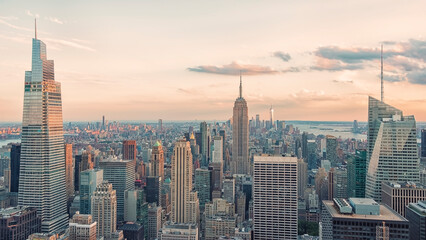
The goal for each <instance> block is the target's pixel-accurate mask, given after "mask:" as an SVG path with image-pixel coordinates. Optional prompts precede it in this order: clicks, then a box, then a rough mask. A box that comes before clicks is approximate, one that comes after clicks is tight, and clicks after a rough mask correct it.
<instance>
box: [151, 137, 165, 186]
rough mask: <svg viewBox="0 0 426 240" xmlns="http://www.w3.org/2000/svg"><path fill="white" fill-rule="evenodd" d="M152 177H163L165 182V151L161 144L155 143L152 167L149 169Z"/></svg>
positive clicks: (162, 179) (152, 153)
mask: <svg viewBox="0 0 426 240" xmlns="http://www.w3.org/2000/svg"><path fill="white" fill-rule="evenodd" d="M149 171H150V173H149V175H150V176H158V177H161V181H164V151H163V146H162V145H161V142H159V141H157V142H155V144H154V146H153V147H152V152H151V166H150V168H149Z"/></svg>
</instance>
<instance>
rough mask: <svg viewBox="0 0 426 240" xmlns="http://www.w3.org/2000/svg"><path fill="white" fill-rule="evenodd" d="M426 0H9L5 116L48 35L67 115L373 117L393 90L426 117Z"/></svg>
mask: <svg viewBox="0 0 426 240" xmlns="http://www.w3.org/2000/svg"><path fill="white" fill-rule="evenodd" d="M425 8H426V2H425V1H417V0H413V1H389V0H387V1H384V0H383V1H382V0H376V1H371V0H368V1H365V0H355V1H337V0H336V1H335V0H325V1H308V0H301V1H284V0H281V1H254V0H244V1H243V0H242V1H236V0H235V1H202V0H201V1H200V0H198V1H195V0H194V1H164V0H159V1H98V0H93V1H80V0H77V1H54V0H44V1H20V0H14V1H12V0H0V89H1V94H0V121H21V119H22V108H23V93H24V73H25V71H26V70H31V41H32V40H31V39H32V38H33V37H34V18H37V29H38V31H37V36H38V39H40V40H42V41H43V42H45V43H46V45H47V56H48V59H53V60H54V61H55V79H56V81H58V82H61V84H62V102H63V117H64V121H100V120H101V118H102V115H105V117H106V118H107V119H109V120H121V121H124V120H156V119H159V118H161V119H163V120H164V121H172V120H217V121H222V120H228V119H230V118H231V116H232V107H233V104H234V101H235V99H236V98H237V97H238V85H239V72H240V71H241V72H242V79H243V97H244V98H245V99H246V100H247V102H248V107H249V117H250V118H251V117H255V115H256V114H260V116H261V118H263V119H268V118H269V108H270V106H271V105H272V106H273V108H274V114H275V118H276V119H279V120H318V121H326V120H327V121H353V120H355V119H357V120H358V121H366V119H367V105H368V104H367V100H368V96H369V95H371V96H373V97H376V98H380V46H381V44H383V58H384V79H385V84H384V89H385V94H384V99H385V102H386V103H388V104H390V105H393V106H395V107H397V108H399V109H401V110H403V112H404V114H405V115H415V117H416V120H417V121H426V111H425V110H424V106H425V104H426V98H425V97H424V95H425V93H426V64H425V61H426V38H425V35H426V29H425V28H422V26H423V25H424V24H423V23H425V22H426V14H424V9H425Z"/></svg>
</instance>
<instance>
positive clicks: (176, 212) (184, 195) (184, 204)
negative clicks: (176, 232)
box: [170, 140, 197, 223]
mask: <svg viewBox="0 0 426 240" xmlns="http://www.w3.org/2000/svg"><path fill="white" fill-rule="evenodd" d="M192 168H193V165H192V153H191V147H190V145H189V142H187V141H185V140H179V141H177V142H176V143H175V147H174V150H173V157H172V170H171V171H172V174H171V175H172V178H171V180H172V181H171V184H170V190H171V202H172V214H171V215H172V218H171V219H172V221H173V222H175V223H190V222H192V221H193V220H194V219H193V215H192V213H193V211H192V210H194V209H192V204H191V203H190V202H193V201H195V198H196V197H197V196H196V193H195V196H193V193H194V192H192ZM191 200H192V201H191Z"/></svg>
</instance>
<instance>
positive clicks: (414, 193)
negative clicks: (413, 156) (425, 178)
mask: <svg viewBox="0 0 426 240" xmlns="http://www.w3.org/2000/svg"><path fill="white" fill-rule="evenodd" d="M418 201H426V187H425V186H423V185H421V184H416V183H413V182H382V203H383V204H386V205H388V206H389V207H390V208H392V209H393V210H395V211H396V212H397V213H399V214H401V216H403V217H405V209H406V207H407V206H408V204H410V203H417V202H418Z"/></svg>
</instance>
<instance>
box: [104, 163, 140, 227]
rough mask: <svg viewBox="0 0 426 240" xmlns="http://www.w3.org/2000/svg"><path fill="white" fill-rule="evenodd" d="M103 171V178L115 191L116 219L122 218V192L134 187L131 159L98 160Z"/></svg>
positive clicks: (133, 166)
mask: <svg viewBox="0 0 426 240" xmlns="http://www.w3.org/2000/svg"><path fill="white" fill-rule="evenodd" d="M99 167H100V168H101V169H102V170H103V171H104V180H107V181H108V182H109V183H111V184H112V187H113V189H114V190H116V191H117V193H116V195H117V220H118V221H123V219H124V192H125V191H131V190H134V189H135V165H134V161H132V160H122V159H117V158H108V159H104V160H102V161H100V162H99Z"/></svg>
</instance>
